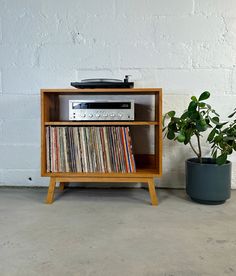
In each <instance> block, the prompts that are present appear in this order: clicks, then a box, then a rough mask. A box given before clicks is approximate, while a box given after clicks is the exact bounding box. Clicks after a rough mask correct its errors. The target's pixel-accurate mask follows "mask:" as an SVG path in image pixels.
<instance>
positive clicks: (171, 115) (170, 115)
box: [167, 110, 175, 118]
mask: <svg viewBox="0 0 236 276" xmlns="http://www.w3.org/2000/svg"><path fill="white" fill-rule="evenodd" d="M167 114H168V116H169V117H170V118H172V117H174V116H175V111H174V110H172V111H169V112H167Z"/></svg>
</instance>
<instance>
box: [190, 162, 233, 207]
mask: <svg viewBox="0 0 236 276" xmlns="http://www.w3.org/2000/svg"><path fill="white" fill-rule="evenodd" d="M231 167H232V164H231V162H230V161H227V163H226V164H224V165H217V164H216V163H215V162H214V160H213V159H212V158H202V163H199V161H198V159H197V158H191V159H188V160H186V192H187V194H188V195H189V196H190V197H191V199H192V200H194V201H196V202H199V203H203V204H221V203H224V202H225V201H226V200H227V199H228V198H230V190H231Z"/></svg>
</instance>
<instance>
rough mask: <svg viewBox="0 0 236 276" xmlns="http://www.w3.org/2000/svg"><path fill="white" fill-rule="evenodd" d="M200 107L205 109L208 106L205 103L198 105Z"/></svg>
mask: <svg viewBox="0 0 236 276" xmlns="http://www.w3.org/2000/svg"><path fill="white" fill-rule="evenodd" d="M197 105H198V106H199V107H201V108H203V107H205V106H206V104H205V103H198V104H197Z"/></svg>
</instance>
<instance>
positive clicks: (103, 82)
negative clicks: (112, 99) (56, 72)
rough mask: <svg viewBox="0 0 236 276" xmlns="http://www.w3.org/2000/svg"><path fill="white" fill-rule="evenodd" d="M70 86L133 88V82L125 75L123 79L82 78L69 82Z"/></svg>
mask: <svg viewBox="0 0 236 276" xmlns="http://www.w3.org/2000/svg"><path fill="white" fill-rule="evenodd" d="M71 86H73V87H75V88H84V89H85V88H133V87H134V83H133V82H130V81H129V76H128V75H126V76H125V78H124V80H123V81H122V80H119V79H105V78H98V79H84V80H81V82H71Z"/></svg>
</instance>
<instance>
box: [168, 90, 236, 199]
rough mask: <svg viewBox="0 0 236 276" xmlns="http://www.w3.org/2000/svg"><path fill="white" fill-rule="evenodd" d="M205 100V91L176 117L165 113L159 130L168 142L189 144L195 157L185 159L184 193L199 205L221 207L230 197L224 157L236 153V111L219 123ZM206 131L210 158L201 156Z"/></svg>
mask: <svg viewBox="0 0 236 276" xmlns="http://www.w3.org/2000/svg"><path fill="white" fill-rule="evenodd" d="M209 97H210V93H209V92H208V91H205V92H203V93H202V94H201V95H200V97H199V98H197V97H195V96H192V97H191V101H190V103H189V105H188V108H187V109H186V110H185V111H184V113H183V114H182V115H181V116H179V117H177V116H176V115H175V114H176V112H175V111H169V112H167V113H166V114H165V115H164V117H163V131H164V133H165V136H166V137H167V138H168V139H169V140H176V141H178V142H180V143H183V144H184V145H190V147H191V149H192V150H193V152H194V154H195V155H196V157H195V158H190V159H188V160H186V192H187V194H188V195H189V196H190V197H191V199H192V200H194V201H197V202H199V203H205V204H221V203H224V202H225V200H226V199H228V198H230V188H231V167H232V164H231V162H230V161H228V160H227V157H228V156H229V155H230V154H232V153H233V151H236V119H234V118H235V114H236V109H235V110H234V112H233V113H232V114H231V115H229V116H228V117H229V118H230V119H229V121H226V122H221V121H220V116H219V114H218V113H216V111H215V110H214V109H213V108H212V107H211V106H210V105H209V104H207V103H206V102H205V100H207V99H208V98H209ZM166 120H168V123H167V124H166V125H165V123H166ZM209 129H210V133H209V134H208V135H207V143H208V144H209V146H210V149H211V157H210V158H208V157H203V156H202V146H201V145H202V139H203V136H202V134H203V132H205V131H209ZM194 138H195V139H196V141H197V146H194V143H193V139H194Z"/></svg>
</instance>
